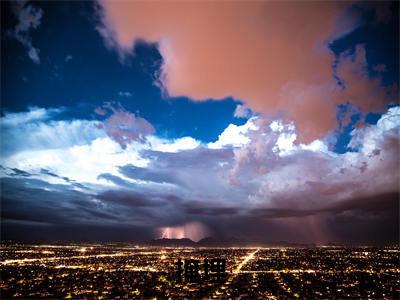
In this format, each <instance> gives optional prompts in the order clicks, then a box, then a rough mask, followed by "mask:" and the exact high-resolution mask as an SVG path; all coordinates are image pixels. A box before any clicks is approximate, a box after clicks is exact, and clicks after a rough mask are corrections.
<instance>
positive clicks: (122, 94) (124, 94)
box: [118, 92, 132, 97]
mask: <svg viewBox="0 0 400 300" xmlns="http://www.w3.org/2000/svg"><path fill="white" fill-rule="evenodd" d="M118 96H121V97H132V93H131V92H118Z"/></svg>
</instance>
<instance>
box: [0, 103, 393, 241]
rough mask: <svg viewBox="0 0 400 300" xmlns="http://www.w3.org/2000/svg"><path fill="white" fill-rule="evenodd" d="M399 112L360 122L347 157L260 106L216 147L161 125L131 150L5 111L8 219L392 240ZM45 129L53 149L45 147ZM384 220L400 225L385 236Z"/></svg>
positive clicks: (85, 126) (162, 231) (0, 172)
mask: <svg viewBox="0 0 400 300" xmlns="http://www.w3.org/2000/svg"><path fill="white" fill-rule="evenodd" d="M399 114H400V110H399V107H392V108H390V109H389V110H388V111H387V112H386V113H385V114H383V115H382V116H381V118H380V119H379V120H378V122H377V124H376V125H364V126H363V127H359V128H356V129H354V131H353V132H352V135H351V140H350V144H349V146H351V147H352V149H353V151H352V152H346V153H344V154H337V153H334V152H332V151H331V150H329V147H328V145H327V141H326V140H323V139H321V140H314V141H312V142H311V143H308V144H306V143H301V142H300V143H296V139H297V127H296V124H295V123H287V122H285V121H284V120H281V119H271V118H267V117H265V116H262V115H258V116H253V117H251V118H250V119H249V120H247V122H246V123H245V124H244V125H241V126H237V125H233V124H231V125H229V126H227V128H226V129H225V130H224V132H222V133H221V135H220V136H219V138H218V140H217V141H215V142H213V143H210V144H203V143H201V142H199V141H197V140H195V139H193V138H190V137H185V138H183V139H176V140H172V139H171V140H169V139H162V138H159V137H158V136H157V135H156V134H155V133H153V134H150V135H148V136H147V137H146V142H145V143H142V142H141V141H139V140H133V141H131V142H130V143H128V144H126V147H125V148H123V147H122V146H121V145H120V144H119V143H117V142H116V141H115V140H114V139H112V137H111V136H109V135H107V133H106V131H105V129H104V128H103V129H101V128H98V126H97V124H98V122H97V121H87V120H75V121H65V120H54V119H51V118H50V119H49V118H47V117H45V116H46V115H47V113H46V112H44V113H41V114H40V117H32V116H31V115H30V112H26V113H21V115H12V118H10V116H9V115H7V114H5V116H4V117H2V118H1V119H0V125H1V124H2V123H1V122H2V121H3V120H5V121H6V120H11V119H13V120H14V119H15V117H17V118H16V119H18V122H9V123H8V125H7V127H6V131H7V135H6V136H8V137H9V138H8V139H3V141H4V143H3V144H2V146H1V147H2V148H1V150H2V153H6V154H3V155H2V158H1V165H2V168H0V177H1V182H2V186H3V187H4V191H3V196H2V197H3V198H2V199H3V200H2V201H4V203H5V204H4V207H5V210H4V216H5V217H6V220H8V221H7V222H13V224H19V225H18V226H22V225H21V224H24V223H23V222H31V223H32V222H34V223H35V224H39V223H40V224H43V223H46V222H47V223H46V224H47V225H46V226H67V227H68V226H69V227H68V228H72V227H71V226H73V224H86V223H87V222H88V221H87V220H90V222H89V223H90V226H92V227H93V228H99V226H106V225H107V226H112V227H113V228H118V227H119V228H121V229H123V230H125V228H126V226H132V228H133V229H132V230H136V229H135V228H143V232H146V234H144V235H139V236H141V237H144V236H146V237H148V238H151V237H157V236H160V237H161V236H171V237H178V236H184V237H193V238H201V237H204V234H205V233H204V232H205V231H201V230H200V229H199V231H197V229H196V230H195V227H196V226H194V229H193V230H184V228H185V226H186V225H185V224H191V223H193V222H197V223H198V224H201V225H199V226H200V227H198V228H207V235H216V236H224V237H229V236H236V237H246V238H247V237H248V238H250V237H253V236H254V237H256V235H257V234H258V237H260V236H262V237H268V238H270V239H279V240H282V239H288V240H293V241H303V242H304V241H308V242H310V241H313V242H325V241H332V240H336V241H346V239H347V238H352V237H353V239H355V240H357V239H359V241H360V242H362V241H372V242H373V241H379V242H384V241H385V239H386V241H390V240H393V241H394V240H396V238H397V236H396V230H395V226H394V224H395V222H396V220H398V210H397V211H393V203H394V199H395V198H396V195H398V192H399V187H398V182H399V180H400V178H399V173H398V165H399V164H400V160H399V157H400V156H399V146H400V144H399V143H400V132H399V129H400V123H399V122H398V120H399V119H400V116H399ZM23 116H25V117H23ZM56 116H57V118H58V117H59V115H56ZM23 120H25V121H23ZM6 123H7V122H6ZM2 126H4V125H2ZM43 132H45V133H46V134H45V135H44V134H43ZM78 133H80V134H78ZM82 133H84V134H82ZM43 136H46V137H47V138H48V140H49V143H50V144H52V145H53V147H50V144H49V145H47V146H46V147H44V148H43V147H42V143H43V142H44V141H43ZM77 136H79V138H77ZM4 147H5V148H7V149H9V151H8V152H4V151H3V148H4ZM46 214H51V215H52V216H54V218H48V219H47V221H46V217H45V216H46ZM396 224H397V223H396ZM383 225H385V226H389V227H390V228H392V227H393V230H392V229H390V230H388V231H387V232H385V235H384V237H382V235H381V234H378V231H377V229H376V228H381V227H382V226H383ZM7 226H11V225H10V224H8V225H7ZM13 226H14V225H13ZM15 226H16V225H15ZM35 226H36V225H35ZM37 226H39V225H37ZM43 226H44V225H43ZM167 228H169V231H168V230H167ZM374 228H375V229H374ZM37 230H38V232H42V231H40V230H39V229H37ZM93 230H95V229H93ZM363 230H367V232H368V233H369V234H366V233H365V232H364V231H363ZM200 231H201V232H203V233H202V234H197V233H196V234H195V232H200ZM124 232H125V231H124ZM349 232H351V234H350V233H349ZM189 233H190V234H189ZM278 233H279V235H278ZM129 238H130V237H129V235H127V239H129Z"/></svg>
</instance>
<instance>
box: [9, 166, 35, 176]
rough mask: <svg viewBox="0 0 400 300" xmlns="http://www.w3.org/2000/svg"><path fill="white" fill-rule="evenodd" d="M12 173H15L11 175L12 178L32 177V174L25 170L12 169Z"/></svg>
mask: <svg viewBox="0 0 400 300" xmlns="http://www.w3.org/2000/svg"><path fill="white" fill-rule="evenodd" d="M11 171H13V172H14V173H13V174H11V176H23V177H30V176H31V175H32V174H31V173H28V172H25V171H23V170H20V169H17V168H12V169H11Z"/></svg>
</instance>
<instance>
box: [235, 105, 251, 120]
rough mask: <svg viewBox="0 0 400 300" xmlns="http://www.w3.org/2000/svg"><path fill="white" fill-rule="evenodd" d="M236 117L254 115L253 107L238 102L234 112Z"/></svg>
mask: <svg viewBox="0 0 400 300" xmlns="http://www.w3.org/2000/svg"><path fill="white" fill-rule="evenodd" d="M233 115H234V117H236V118H249V117H250V116H251V115H252V112H251V109H250V108H248V107H247V106H246V105H244V104H238V105H237V106H236V108H235V111H234V113H233Z"/></svg>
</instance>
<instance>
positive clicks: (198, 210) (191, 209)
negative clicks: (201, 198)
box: [184, 203, 242, 216]
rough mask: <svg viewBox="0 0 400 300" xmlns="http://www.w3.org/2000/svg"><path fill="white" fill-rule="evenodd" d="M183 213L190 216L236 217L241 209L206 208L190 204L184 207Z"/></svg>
mask: <svg viewBox="0 0 400 300" xmlns="http://www.w3.org/2000/svg"><path fill="white" fill-rule="evenodd" d="M184 210H185V213H187V214H191V215H203V216H223V215H230V216H231V215H236V214H237V213H238V212H240V211H241V210H242V209H240V208H238V207H206V206H199V205H196V204H192V203H187V204H186V205H184Z"/></svg>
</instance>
